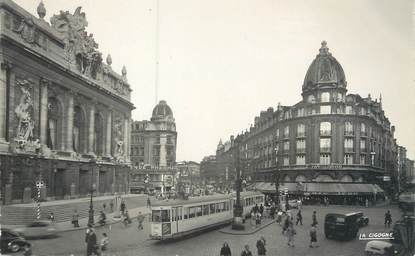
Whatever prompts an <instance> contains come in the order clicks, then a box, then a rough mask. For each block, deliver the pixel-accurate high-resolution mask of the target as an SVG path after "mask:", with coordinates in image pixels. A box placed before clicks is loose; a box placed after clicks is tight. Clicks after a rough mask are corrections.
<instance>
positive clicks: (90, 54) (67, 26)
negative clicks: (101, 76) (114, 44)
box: [50, 7, 102, 79]
mask: <svg viewBox="0 0 415 256" xmlns="http://www.w3.org/2000/svg"><path fill="white" fill-rule="evenodd" d="M50 23H51V25H52V27H53V28H55V30H56V31H58V33H59V34H60V35H61V37H62V39H63V41H64V43H65V52H66V55H67V59H68V61H69V62H72V63H76V66H77V68H78V70H79V71H80V72H81V73H83V74H85V75H87V76H91V77H92V78H94V79H96V75H97V73H98V72H99V71H100V69H101V63H102V54H101V53H100V52H99V51H98V50H97V49H98V44H97V43H96V42H95V40H94V37H93V34H89V35H88V33H87V32H86V31H85V28H86V27H87V26H88V22H87V20H86V17H85V13H84V12H81V7H78V8H76V10H75V12H74V13H73V14H71V13H69V12H68V11H66V12H63V11H61V12H60V13H59V14H55V15H53V17H52V18H51V19H50Z"/></svg>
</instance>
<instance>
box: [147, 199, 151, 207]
mask: <svg viewBox="0 0 415 256" xmlns="http://www.w3.org/2000/svg"><path fill="white" fill-rule="evenodd" d="M150 207H151V201H150V197H147V208H150Z"/></svg>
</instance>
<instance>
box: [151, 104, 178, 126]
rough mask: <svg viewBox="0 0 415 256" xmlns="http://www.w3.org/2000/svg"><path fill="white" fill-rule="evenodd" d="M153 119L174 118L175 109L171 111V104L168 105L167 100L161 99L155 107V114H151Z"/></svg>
mask: <svg viewBox="0 0 415 256" xmlns="http://www.w3.org/2000/svg"><path fill="white" fill-rule="evenodd" d="M151 120H152V121H154V120H172V121H174V119H173V111H171V108H170V107H169V105H167V102H166V101H164V100H161V101H160V102H159V104H157V105H156V106H155V107H154V109H153V115H152V116H151Z"/></svg>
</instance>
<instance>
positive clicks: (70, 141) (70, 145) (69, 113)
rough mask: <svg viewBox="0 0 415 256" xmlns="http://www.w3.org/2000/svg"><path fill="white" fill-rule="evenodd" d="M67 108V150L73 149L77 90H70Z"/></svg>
mask: <svg viewBox="0 0 415 256" xmlns="http://www.w3.org/2000/svg"><path fill="white" fill-rule="evenodd" d="M67 95H68V108H67V112H66V113H67V118H66V122H67V127H66V128H67V129H66V151H69V152H72V151H73V115H74V96H75V92H73V91H70V92H69V93H68V94H67Z"/></svg>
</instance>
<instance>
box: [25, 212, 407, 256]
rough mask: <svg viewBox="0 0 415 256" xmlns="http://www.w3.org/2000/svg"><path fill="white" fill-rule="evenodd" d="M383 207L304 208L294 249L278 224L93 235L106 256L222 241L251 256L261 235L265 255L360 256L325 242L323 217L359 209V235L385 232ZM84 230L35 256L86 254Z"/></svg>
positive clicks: (186, 251) (205, 250)
mask: <svg viewBox="0 0 415 256" xmlns="http://www.w3.org/2000/svg"><path fill="white" fill-rule="evenodd" d="M314 209H315V210H317V217H318V222H319V229H318V241H319V244H320V247H319V248H309V247H308V245H309V235H308V234H309V233H308V231H309V228H310V224H311V214H312V211H313V210H314ZM387 209H389V207H388V208H386V207H379V208H356V207H353V208H351V207H342V206H329V207H324V206H320V207H317V206H316V207H314V206H305V207H303V219H304V221H303V223H304V226H297V227H296V228H297V236H296V237H295V243H296V246H295V247H294V248H291V247H288V246H287V240H286V237H285V236H283V235H282V234H281V227H280V226H279V225H278V224H272V225H270V226H268V227H266V228H264V229H262V230H261V231H259V232H257V233H255V234H252V235H242V236H235V235H227V234H223V233H220V232H218V231H216V230H214V231H210V232H206V233H204V234H201V235H198V236H195V237H192V238H188V239H183V240H180V241H175V242H169V243H159V242H155V241H152V240H149V239H148V237H149V228H150V227H149V223H148V219H146V222H145V225H144V230H140V231H139V230H138V229H137V221H136V220H135V222H134V223H133V224H132V225H131V226H128V227H124V226H123V225H122V224H121V223H118V224H114V225H113V226H111V230H110V228H109V227H104V228H97V229H96V233H97V234H98V239H100V238H101V237H102V233H103V232H106V233H108V234H109V237H110V245H109V248H110V249H109V251H108V254H106V255H117V256H118V255H120V256H124V255H126V256H129V255H131V256H133V255H134V256H136V255H154V256H157V255H160V256H162V255H163V256H164V255H173V256H175V255H180V256H187V255H189V256H190V255H192V256H193V255H218V254H219V249H220V247H221V245H222V243H223V242H224V241H227V242H228V243H229V244H230V246H231V249H232V254H233V255H240V252H241V250H242V247H243V245H245V244H248V245H249V246H250V248H251V249H252V251H253V252H254V255H256V248H255V244H256V241H257V239H259V237H260V236H264V237H265V238H266V240H267V250H268V255H284V256H285V255H287V256H290V255H301V256H303V255H310V256H323V255H330V256H331V255H338V256H359V255H363V249H364V246H365V243H366V241H359V240H354V241H349V242H339V241H334V240H327V239H326V238H325V237H324V232H323V230H322V229H323V222H324V221H323V218H324V216H325V214H326V213H328V212H344V213H346V212H351V211H357V210H362V211H363V212H364V213H365V214H366V215H367V216H369V218H370V223H369V226H367V227H364V228H362V229H361V230H360V233H368V232H386V231H389V229H386V228H385V227H384V225H383V218H384V213H385V211H386V210H387ZM390 209H391V212H392V216H393V219H394V220H396V219H398V218H400V216H401V214H400V211H399V210H398V209H397V208H396V207H390ZM295 213H296V210H294V214H295ZM84 232H85V231H84V230H81V231H70V232H65V233H62V234H61V236H60V237H59V238H55V239H44V240H43V239H42V240H33V241H32V244H33V253H34V255H70V254H74V255H85V251H86V245H85V243H84Z"/></svg>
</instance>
